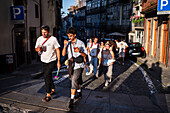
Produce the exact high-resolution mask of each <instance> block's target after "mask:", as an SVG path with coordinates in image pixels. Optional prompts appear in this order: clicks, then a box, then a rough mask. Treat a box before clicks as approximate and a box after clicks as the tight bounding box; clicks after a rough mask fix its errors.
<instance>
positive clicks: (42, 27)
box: [41, 25, 50, 32]
mask: <svg viewBox="0 0 170 113" xmlns="http://www.w3.org/2000/svg"><path fill="white" fill-rule="evenodd" d="M43 29H44V30H46V31H48V32H49V31H50V27H49V26H48V25H42V26H41V30H43Z"/></svg>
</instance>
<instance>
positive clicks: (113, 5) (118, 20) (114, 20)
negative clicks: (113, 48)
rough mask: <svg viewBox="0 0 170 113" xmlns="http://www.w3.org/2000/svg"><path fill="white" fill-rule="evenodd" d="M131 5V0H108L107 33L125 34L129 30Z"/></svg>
mask: <svg viewBox="0 0 170 113" xmlns="http://www.w3.org/2000/svg"><path fill="white" fill-rule="evenodd" d="M132 6H133V5H132V1H131V0H108V3H107V33H112V32H120V33H123V34H125V35H127V33H128V32H129V31H130V22H129V19H130V16H131V14H132V8H133V7H132Z"/></svg>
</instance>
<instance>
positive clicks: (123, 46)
mask: <svg viewBox="0 0 170 113" xmlns="http://www.w3.org/2000/svg"><path fill="white" fill-rule="evenodd" d="M127 46H128V45H127V43H126V42H119V43H118V48H119V53H121V52H125V48H126V47H127Z"/></svg>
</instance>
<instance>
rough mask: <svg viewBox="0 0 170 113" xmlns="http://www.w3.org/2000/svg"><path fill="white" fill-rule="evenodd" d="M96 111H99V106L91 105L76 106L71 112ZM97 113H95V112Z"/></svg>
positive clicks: (80, 104)
mask: <svg viewBox="0 0 170 113" xmlns="http://www.w3.org/2000/svg"><path fill="white" fill-rule="evenodd" d="M97 109H101V107H100V105H98V106H97V105H93V104H82V103H79V104H76V105H75V106H74V108H73V109H71V111H73V112H78V113H93V112H94V111H96V110H97ZM96 113H97V112H96Z"/></svg>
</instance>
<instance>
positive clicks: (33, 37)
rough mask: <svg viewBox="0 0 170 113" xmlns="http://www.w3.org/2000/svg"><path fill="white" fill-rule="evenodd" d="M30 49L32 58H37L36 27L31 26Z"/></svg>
mask: <svg viewBox="0 0 170 113" xmlns="http://www.w3.org/2000/svg"><path fill="white" fill-rule="evenodd" d="M29 34H30V51H31V59H32V60H34V59H36V58H37V53H36V51H35V44H36V39H37V34H36V28H30V33H29Z"/></svg>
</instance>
